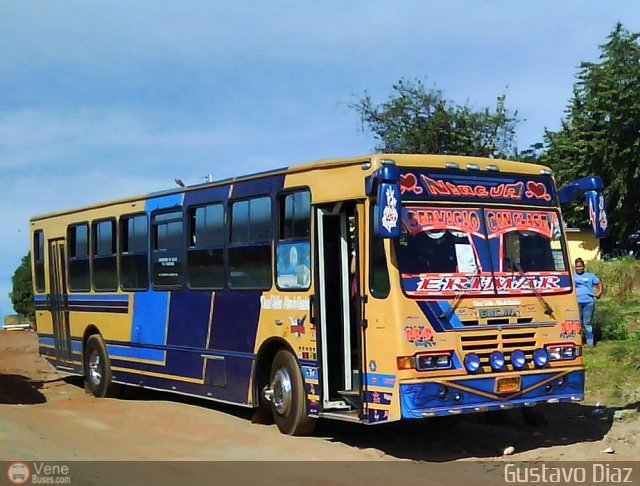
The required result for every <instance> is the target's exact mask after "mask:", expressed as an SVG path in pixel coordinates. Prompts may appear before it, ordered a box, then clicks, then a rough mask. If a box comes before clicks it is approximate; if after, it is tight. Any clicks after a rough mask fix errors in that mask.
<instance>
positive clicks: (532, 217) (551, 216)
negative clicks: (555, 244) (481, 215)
mask: <svg viewBox="0 0 640 486" xmlns="http://www.w3.org/2000/svg"><path fill="white" fill-rule="evenodd" d="M485 218H486V221H487V232H488V233H489V238H492V237H495V236H498V235H500V234H502V233H505V232H507V231H514V230H520V231H535V232H536V233H540V234H542V235H544V236H546V237H547V238H551V237H552V235H553V231H554V227H555V225H556V224H557V221H558V218H557V215H556V214H555V213H550V212H548V211H523V210H512V209H485ZM558 230H559V228H558Z"/></svg>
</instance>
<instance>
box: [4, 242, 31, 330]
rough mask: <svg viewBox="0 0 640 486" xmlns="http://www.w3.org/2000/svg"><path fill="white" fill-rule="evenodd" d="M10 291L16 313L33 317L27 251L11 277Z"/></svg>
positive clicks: (29, 262)
mask: <svg viewBox="0 0 640 486" xmlns="http://www.w3.org/2000/svg"><path fill="white" fill-rule="evenodd" d="M11 283H12V286H13V288H12V292H11V293H10V294H9V297H10V298H11V302H12V303H13V308H14V309H15V311H16V312H17V313H18V314H21V315H23V316H27V317H28V318H29V319H30V320H31V321H33V320H34V318H35V310H34V305H33V288H32V286H31V254H30V253H27V254H26V255H25V256H23V257H22V261H21V262H20V265H19V266H18V268H16V271H15V272H14V274H13V277H12V278H11Z"/></svg>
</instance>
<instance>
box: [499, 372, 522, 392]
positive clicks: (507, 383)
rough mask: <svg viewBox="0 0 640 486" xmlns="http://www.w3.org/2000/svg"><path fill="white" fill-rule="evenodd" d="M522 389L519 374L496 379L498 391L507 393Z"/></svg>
mask: <svg viewBox="0 0 640 486" xmlns="http://www.w3.org/2000/svg"><path fill="white" fill-rule="evenodd" d="M517 391H520V377H519V376H505V377H503V378H498V379H497V380H496V392H498V393H507V392H517Z"/></svg>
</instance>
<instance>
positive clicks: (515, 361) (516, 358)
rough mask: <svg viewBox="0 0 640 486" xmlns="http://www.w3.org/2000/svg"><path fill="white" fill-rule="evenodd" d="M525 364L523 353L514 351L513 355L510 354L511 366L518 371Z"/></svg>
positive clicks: (518, 350) (525, 358)
mask: <svg viewBox="0 0 640 486" xmlns="http://www.w3.org/2000/svg"><path fill="white" fill-rule="evenodd" d="M526 364H527V356H526V355H525V354H524V351H522V350H520V349H516V350H515V351H514V352H513V353H511V365H512V366H513V367H514V368H515V369H517V370H520V369H522V368H524V365H526Z"/></svg>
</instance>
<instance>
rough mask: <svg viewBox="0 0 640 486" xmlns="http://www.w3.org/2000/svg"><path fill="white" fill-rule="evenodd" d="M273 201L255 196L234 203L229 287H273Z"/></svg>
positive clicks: (232, 208)
mask: <svg viewBox="0 0 640 486" xmlns="http://www.w3.org/2000/svg"><path fill="white" fill-rule="evenodd" d="M271 226H272V223H271V198H270V197H269V196H260V197H254V198H251V199H244V200H238V201H233V202H232V203H231V233H230V235H229V286H230V287H231V288H235V289H268V288H270V287H271V280H272V277H271V258H272V257H271V239H272V238H271Z"/></svg>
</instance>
